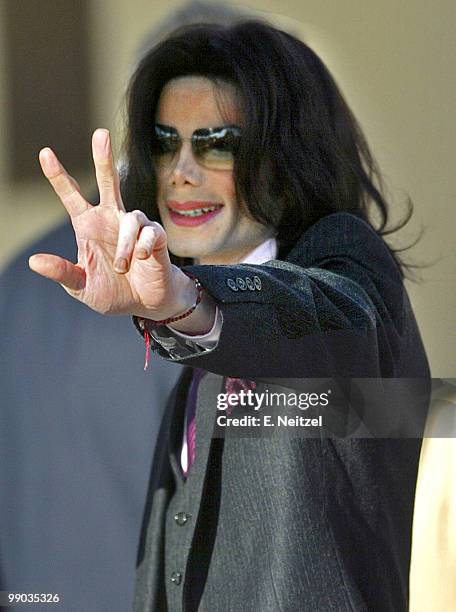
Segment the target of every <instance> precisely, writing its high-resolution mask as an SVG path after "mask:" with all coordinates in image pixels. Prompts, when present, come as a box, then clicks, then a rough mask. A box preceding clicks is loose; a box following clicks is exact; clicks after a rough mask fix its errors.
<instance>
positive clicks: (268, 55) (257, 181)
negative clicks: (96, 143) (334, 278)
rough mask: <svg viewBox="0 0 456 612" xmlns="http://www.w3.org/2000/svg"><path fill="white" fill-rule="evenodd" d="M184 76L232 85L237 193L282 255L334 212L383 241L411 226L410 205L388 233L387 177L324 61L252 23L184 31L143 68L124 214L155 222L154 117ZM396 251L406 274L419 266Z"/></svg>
mask: <svg viewBox="0 0 456 612" xmlns="http://www.w3.org/2000/svg"><path fill="white" fill-rule="evenodd" d="M188 75H195V76H204V77H206V78H208V79H211V80H212V81H213V82H214V83H215V84H217V82H219V81H220V80H221V81H226V82H228V83H231V84H234V86H235V87H236V90H237V92H238V95H239V105H240V112H241V116H243V118H244V122H243V124H242V140H241V145H240V148H239V151H238V154H237V156H236V160H235V167H234V181H235V186H236V195H237V198H238V201H239V202H245V203H246V205H247V208H248V210H249V212H250V214H251V216H252V217H253V218H255V219H256V220H258V221H260V222H261V223H263V224H265V225H271V226H273V227H275V228H276V230H277V239H278V244H279V253H280V254H281V255H283V254H286V252H287V251H289V250H290V248H291V247H292V246H293V245H294V243H295V242H296V240H297V239H298V238H299V236H300V235H301V234H302V233H303V231H304V230H305V229H306V228H307V227H308V226H310V225H311V224H313V223H315V222H316V221H317V220H318V219H320V218H322V217H324V216H326V215H328V214H330V213H333V212H338V211H347V212H351V213H353V214H355V215H358V216H360V217H361V218H363V219H364V220H365V221H367V222H369V223H370V224H371V226H372V227H374V229H375V231H376V232H377V233H378V234H379V235H382V236H383V235H386V234H390V233H392V232H393V231H396V230H397V229H400V228H401V227H403V226H404V225H405V224H406V223H407V222H408V220H409V219H410V217H411V214H412V204H411V201H410V200H408V204H409V206H408V211H407V214H406V216H405V218H404V219H403V220H402V221H401V222H400V223H399V224H398V225H397V226H396V227H394V228H388V222H389V210H388V204H387V202H386V200H385V198H384V196H383V194H382V192H383V183H382V177H381V174H380V172H379V170H378V167H377V164H376V162H375V160H374V158H373V156H372V155H371V153H370V150H369V147H368V145H367V142H366V139H365V137H364V135H363V133H362V130H361V128H360V126H359V124H358V122H357V120H356V119H355V117H354V115H353V113H352V112H351V110H350V108H349V107H348V105H347V103H346V102H345V100H344V98H343V96H342V94H341V92H340V91H339V88H338V87H337V85H336V83H335V81H334V79H333V77H332V76H331V74H330V73H329V71H328V69H327V68H326V66H325V65H324V63H323V62H322V61H321V60H320V59H319V57H318V56H317V55H316V54H315V53H314V52H313V51H312V50H311V49H310V48H309V47H308V46H307V45H306V44H305V43H304V42H302V41H300V40H298V39H297V38H295V37H294V36H292V35H290V34H288V33H286V32H283V31H281V30H278V29H276V28H274V27H273V26H271V25H269V24H268V23H266V22H263V21H259V20H251V19H249V20H245V19H244V20H240V21H239V22H238V23H235V24H233V25H228V26H227V25H217V24H194V25H190V26H185V27H183V28H179V29H178V30H176V31H175V32H173V33H171V34H170V35H169V36H168V37H167V38H165V39H164V40H163V41H161V42H160V43H159V44H157V45H156V46H155V47H153V48H152V49H151V50H150V51H149V52H148V53H147V54H146V55H145V56H144V58H143V59H142V61H141V62H140V64H139V65H138V68H137V70H136V72H135V73H134V75H133V77H132V80H131V83H130V87H129V90H128V96H127V112H128V119H127V139H126V143H125V154H126V165H125V168H124V172H123V180H122V193H123V196H124V201H125V204H126V207H127V209H130V210H131V209H132V208H139V209H141V210H143V211H144V212H145V213H146V214H147V215H148V216H149V218H151V219H154V220H159V214H158V208H157V205H156V201H155V193H156V177H155V171H154V167H153V162H152V157H151V142H152V137H153V125H154V117H155V112H156V108H157V104H158V100H159V97H160V93H161V91H162V89H163V87H164V86H165V85H166V83H168V82H169V81H170V80H171V79H173V78H176V77H180V76H188ZM373 208H374V209H376V211H375V210H373ZM375 212H376V213H377V214H376V217H377V221H376V224H375V226H374V222H373V220H372V217H373V216H375ZM372 213H374V215H373V214H372ZM402 250H403V249H402ZM391 251H392V254H393V256H394V257H395V259H396V261H397V263H398V265H399V266H400V267H401V271H402V268H403V267H406V268H408V267H413V266H410V265H409V264H404V263H403V262H401V261H400V259H399V257H398V256H397V251H394V250H391ZM174 261H177V263H180V264H182V263H184V261H183V260H178V259H177V258H174Z"/></svg>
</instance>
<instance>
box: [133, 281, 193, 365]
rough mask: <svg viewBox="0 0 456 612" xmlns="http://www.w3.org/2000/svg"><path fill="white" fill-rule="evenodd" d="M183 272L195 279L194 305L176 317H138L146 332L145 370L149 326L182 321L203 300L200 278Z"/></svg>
mask: <svg viewBox="0 0 456 612" xmlns="http://www.w3.org/2000/svg"><path fill="white" fill-rule="evenodd" d="M182 272H184V274H186V275H187V276H188V277H189V278H191V279H192V280H193V282H194V283H195V287H196V290H197V292H198V294H197V296H196V300H195V303H194V304H193V306H191V307H190V308H189V309H188V310H186V311H185V312H183V313H182V314H180V315H177V316H175V317H168V318H167V319H162V320H161V321H154V320H153V319H144V318H142V317H138V325H139V327H140V329H142V330H143V332H144V343H145V345H146V357H145V360H144V370H147V366H148V365H149V354H150V331H149V329H148V328H149V327H159V326H160V325H168V324H169V323H174V322H175V321H180V320H181V319H185V318H186V317H188V316H189V315H191V314H192V312H193V311H194V310H195V309H196V307H197V306H198V304H199V303H200V302H201V299H202V296H203V291H204V287H203V286H202V284H201V283H200V282H199V280H198V279H197V278H195V277H194V276H192V275H191V274H190V273H189V272H185V271H184V270H182Z"/></svg>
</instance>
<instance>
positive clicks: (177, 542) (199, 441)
mask: <svg viewBox="0 0 456 612" xmlns="http://www.w3.org/2000/svg"><path fill="white" fill-rule="evenodd" d="M222 381H223V379H222V377H220V376H218V375H216V374H212V373H207V374H206V375H205V377H204V378H203V379H202V380H201V382H200V385H199V388H198V394H197V413H196V438H195V442H196V457H195V462H194V463H193V465H192V467H191V470H190V472H189V475H188V478H187V480H185V479H184V476H183V475H182V468H181V465H180V451H181V443H182V422H180V423H177V424H176V427H175V428H174V432H173V435H172V438H174V439H172V444H173V446H174V452H172V453H171V456H170V463H171V468H172V471H173V474H174V479H175V483H176V491H175V493H174V495H173V497H172V499H171V501H170V503H169V506H168V508H167V512H166V522H165V547H164V553H165V573H164V577H165V588H166V599H167V604H168V612H183V611H184V606H183V600H184V584H185V574H186V569H187V563H188V561H189V555H190V548H191V544H192V540H193V537H194V532H195V527H196V520H197V517H198V510H199V507H200V502H201V495H202V491H203V485H204V481H205V476H206V468H207V455H208V453H209V451H210V446H211V441H212V429H213V419H207V418H205V419H204V418H203V417H204V413H205V411H207V410H210V411H211V412H212V413H213V414H214V416H215V406H214V405H213V402H210V403H211V405H205V403H204V402H201V394H202V396H203V397H206V398H207V397H211V398H215V396H216V394H217V393H219V392H220V390H221V384H222ZM179 421H180V419H179ZM187 586H188V587H192V585H187ZM193 586H194V585H193Z"/></svg>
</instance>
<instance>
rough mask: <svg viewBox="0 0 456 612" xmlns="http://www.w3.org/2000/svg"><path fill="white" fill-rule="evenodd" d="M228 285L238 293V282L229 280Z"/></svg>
mask: <svg viewBox="0 0 456 612" xmlns="http://www.w3.org/2000/svg"><path fill="white" fill-rule="evenodd" d="M226 284H227V285H228V287H229V288H230V289H231V291H238V286H237V285H236V282H235V281H234V279H233V278H228V279H227V281H226Z"/></svg>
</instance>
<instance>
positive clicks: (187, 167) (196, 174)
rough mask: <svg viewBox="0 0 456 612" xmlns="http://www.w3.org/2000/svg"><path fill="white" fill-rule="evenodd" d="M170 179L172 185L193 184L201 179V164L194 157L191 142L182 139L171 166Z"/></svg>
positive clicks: (198, 183) (196, 184)
mask: <svg viewBox="0 0 456 612" xmlns="http://www.w3.org/2000/svg"><path fill="white" fill-rule="evenodd" d="M170 181H171V183H172V185H173V186H176V187H179V186H181V185H189V184H190V185H195V186H198V185H200V184H201V181H202V172H201V166H200V165H199V164H198V162H197V161H196V159H195V156H194V154H193V151H192V146H191V143H190V142H188V141H184V142H183V143H182V145H181V147H180V149H179V151H178V152H177V153H176V155H175V157H174V159H173V164H172V166H171V172H170Z"/></svg>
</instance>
